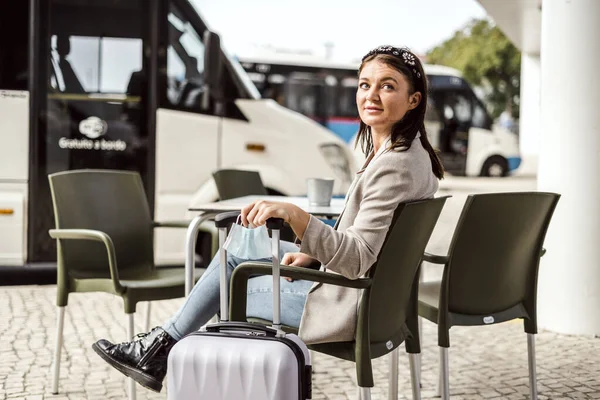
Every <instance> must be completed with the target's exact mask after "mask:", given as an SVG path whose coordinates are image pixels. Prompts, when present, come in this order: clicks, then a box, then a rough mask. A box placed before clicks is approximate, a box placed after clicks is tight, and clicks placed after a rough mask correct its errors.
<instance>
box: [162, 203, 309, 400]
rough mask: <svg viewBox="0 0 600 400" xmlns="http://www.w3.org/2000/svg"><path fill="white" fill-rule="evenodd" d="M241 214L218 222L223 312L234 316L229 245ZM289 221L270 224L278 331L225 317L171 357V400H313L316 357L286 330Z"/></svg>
mask: <svg viewBox="0 0 600 400" xmlns="http://www.w3.org/2000/svg"><path fill="white" fill-rule="evenodd" d="M238 214H239V213H237V212H234V213H222V214H219V215H218V216H217V217H216V218H215V223H216V225H217V228H218V229H219V244H220V248H221V310H229V307H228V298H227V295H226V294H227V287H226V284H227V282H226V279H225V277H226V275H225V272H226V270H225V268H226V267H225V266H226V260H227V253H226V251H225V250H224V249H223V243H224V242H225V238H226V236H227V225H228V224H229V223H231V221H235V219H236V218H237V215H238ZM282 225H283V221H281V220H276V219H274V220H269V221H268V224H267V226H268V227H269V228H270V229H272V241H273V245H272V250H273V294H274V296H273V297H274V299H273V314H274V315H273V327H266V326H262V325H258V324H250V323H244V322H228V321H227V320H226V318H228V315H227V312H225V313H223V312H222V313H221V317H222V318H221V321H220V322H219V323H218V324H213V325H208V326H207V327H206V329H205V330H201V331H198V332H193V333H191V334H190V335H188V336H186V337H184V338H183V339H182V340H180V341H179V342H178V343H177V344H175V346H173V349H172V350H171V352H170V354H169V359H168V368H167V399H168V400H192V399H194V400H198V399H209V400H292V399H293V400H296V399H298V400H304V399H310V398H312V396H311V389H312V383H311V378H312V370H311V363H310V353H309V351H308V348H307V347H306V345H305V344H304V343H303V342H302V341H301V340H300V338H299V337H298V336H296V335H290V334H287V335H286V334H285V333H283V332H282V331H281V329H280V324H279V322H280V296H279V293H280V292H279V276H280V275H279V233H280V229H281V226H282Z"/></svg>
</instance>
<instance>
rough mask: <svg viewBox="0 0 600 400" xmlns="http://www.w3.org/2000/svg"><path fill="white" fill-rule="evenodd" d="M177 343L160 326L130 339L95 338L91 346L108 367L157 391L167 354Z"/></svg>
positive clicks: (162, 376)
mask: <svg viewBox="0 0 600 400" xmlns="http://www.w3.org/2000/svg"><path fill="white" fill-rule="evenodd" d="M175 343H177V341H176V340H175V339H173V338H172V337H171V336H169V334H168V333H167V332H165V331H164V330H163V329H162V328H161V327H158V326H157V327H156V328H154V329H152V330H151V331H150V332H148V333H141V334H139V335H136V336H135V337H134V339H133V340H132V341H131V342H125V343H121V344H112V343H111V342H109V341H108V340H104V339H101V340H98V341H97V342H96V343H94V344H93V345H92V349H94V351H95V352H96V353H98V355H99V356H100V357H102V359H103V360H104V361H106V362H107V363H109V364H110V365H111V366H112V367H114V368H115V369H117V370H118V371H120V372H121V373H123V374H124V375H125V376H128V377H130V378H132V379H133V380H135V381H136V382H137V383H139V384H140V385H142V386H144V387H146V388H148V389H151V390H154V391H155V392H160V391H161V389H162V381H163V379H164V378H165V375H166V373H167V356H168V355H169V352H170V351H171V348H172V347H173V345H174V344H175Z"/></svg>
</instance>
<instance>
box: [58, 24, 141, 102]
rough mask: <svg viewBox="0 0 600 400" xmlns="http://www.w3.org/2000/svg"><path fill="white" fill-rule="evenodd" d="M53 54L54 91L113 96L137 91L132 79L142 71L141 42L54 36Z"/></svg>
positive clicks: (107, 38)
mask: <svg viewBox="0 0 600 400" xmlns="http://www.w3.org/2000/svg"><path fill="white" fill-rule="evenodd" d="M50 52H51V53H50V58H51V63H52V75H51V77H50V86H51V87H52V89H54V90H55V91H58V92H61V93H111V94H123V93H129V91H134V92H135V91H136V90H135V88H133V87H130V86H131V83H132V81H133V80H134V79H133V77H132V75H133V74H134V73H136V72H138V71H141V69H142V40H141V39H139V38H111V37H90V36H66V35H65V36H61V37H60V38H59V37H58V36H57V35H52V37H51V40H50ZM116 55H118V56H116ZM128 89H129V90H128ZM131 94H134V95H135V94H136V93H131ZM139 94H140V93H139V90H138V91H137V95H139Z"/></svg>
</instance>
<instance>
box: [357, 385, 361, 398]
mask: <svg viewBox="0 0 600 400" xmlns="http://www.w3.org/2000/svg"><path fill="white" fill-rule="evenodd" d="M361 390H362V388H361V387H360V386H357V387H356V400H362V396H361V395H360V394H361Z"/></svg>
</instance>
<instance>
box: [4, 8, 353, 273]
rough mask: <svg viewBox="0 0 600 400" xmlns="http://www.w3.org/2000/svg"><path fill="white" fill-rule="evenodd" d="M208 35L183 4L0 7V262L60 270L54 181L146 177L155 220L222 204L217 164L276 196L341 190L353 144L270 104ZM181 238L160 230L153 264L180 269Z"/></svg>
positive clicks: (350, 166)
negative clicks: (212, 78)
mask: <svg viewBox="0 0 600 400" xmlns="http://www.w3.org/2000/svg"><path fill="white" fill-rule="evenodd" d="M207 29H208V28H207V25H206V24H205V22H204V21H203V20H202V18H201V17H200V15H199V13H198V12H197V10H196V9H195V8H194V6H193V5H192V4H191V3H190V2H189V1H188V0H31V1H14V2H2V4H1V5H0V140H1V141H2V143H1V145H0V266H23V265H39V264H38V263H42V262H50V263H52V262H53V261H54V260H55V257H56V250H55V243H54V241H53V240H51V239H50V237H49V236H48V229H50V228H52V227H53V226H54V216H53V211H52V206H51V199H50V193H49V186H48V178H47V176H48V174H51V173H54V172H58V171H64V170H72V169H81V168H109V169H125V170H135V171H139V172H140V174H141V176H142V179H143V182H144V185H145V190H146V192H147V197H148V201H149V203H150V205H151V210H152V211H153V214H154V218H155V219H156V220H173V219H176V220H181V219H184V218H186V217H190V215H189V214H188V213H187V209H188V206H189V205H190V204H191V203H193V202H196V203H199V202H209V201H214V200H216V199H217V197H218V196H217V192H216V188H215V185H214V182H213V180H212V172H213V171H215V170H216V169H219V168H238V169H251V170H256V171H259V172H260V174H261V176H262V179H263V181H264V183H265V185H266V186H267V188H268V190H269V191H270V192H271V193H274V194H284V195H303V194H305V193H306V179H307V178H309V177H318V176H330V177H334V178H335V179H336V185H335V189H334V190H335V194H339V195H342V194H344V193H345V192H346V190H347V188H348V186H349V184H350V183H351V179H352V171H354V169H355V167H354V159H353V156H352V153H351V152H350V151H349V150H348V149H347V147H346V146H345V143H344V142H343V141H342V140H341V139H339V138H338V137H337V136H335V135H333V134H332V133H331V132H330V131H329V130H327V129H326V128H324V127H323V126H321V125H319V124H318V123H316V122H314V121H312V120H311V119H309V118H307V117H305V116H303V115H300V114H299V113H296V112H293V111H291V110H289V109H287V108H284V107H281V106H280V105H278V104H277V103H276V102H275V101H273V100H270V99H261V96H260V93H259V92H258V91H257V89H256V88H255V86H254V85H253V83H252V81H251V80H250V79H249V78H248V76H247V74H246V72H245V71H244V70H243V68H241V66H240V65H239V64H238V63H237V61H235V60H233V59H231V58H230V57H228V56H227V55H226V53H225V52H222V53H221V51H220V49H217V51H216V52H214V48H213V49H212V50H213V53H211V52H210V51H208V52H207V47H211V46H205V45H204V42H203V38H204V34H205V31H207ZM211 54H213V55H211ZM214 54H217V55H219V58H222V59H223V62H222V63H221V70H220V71H221V80H220V85H218V86H217V85H213V89H214V90H212V91H211V92H210V93H212V94H215V93H220V94H221V102H222V104H223V107H218V105H217V104H218V102H216V101H215V100H216V97H214V96H209V97H206V99H207V101H206V102H205V101H203V98H205V93H206V92H207V90H206V87H207V85H206V84H208V83H210V82H206V81H205V79H204V77H205V71H204V65H205V61H206V59H205V57H214ZM210 65H213V64H210ZM212 83H213V84H214V82H212ZM215 96H216V95H215ZM219 110H220V111H219ZM115 196H118V194H117V193H116V194H115ZM184 236H185V230H174V229H168V230H164V232H163V231H158V232H157V236H156V246H155V248H156V254H155V259H156V262H157V264H173V263H183V260H184ZM205 236H206V235H205ZM199 240H201V241H203V244H206V243H207V242H210V240H207V238H206V237H204V238H203V237H202V235H201V237H200V238H199ZM203 247H204V248H206V247H210V246H197V248H198V249H202V248H203ZM204 255H205V254H204Z"/></svg>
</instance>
